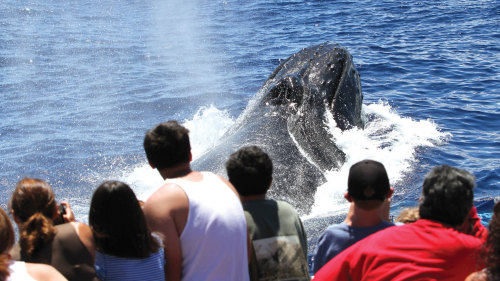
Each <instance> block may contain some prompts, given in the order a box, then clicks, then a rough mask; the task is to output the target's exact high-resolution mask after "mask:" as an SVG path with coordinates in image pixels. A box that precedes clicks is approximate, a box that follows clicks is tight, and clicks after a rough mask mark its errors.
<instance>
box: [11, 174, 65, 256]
mask: <svg viewBox="0 0 500 281" xmlns="http://www.w3.org/2000/svg"><path fill="white" fill-rule="evenodd" d="M9 205H10V208H11V210H12V211H13V212H14V215H15V216H16V217H17V218H18V219H19V221H20V224H19V244H20V246H21V253H22V254H24V255H26V256H27V257H29V258H31V257H33V255H34V254H35V253H36V252H37V251H38V250H39V249H40V248H41V247H42V246H44V245H46V244H47V243H50V242H52V240H53V239H54V236H55V234H56V229H55V227H54V222H53V220H52V215H53V214H54V210H55V208H56V200H55V196H54V192H53V191H52V188H51V187H50V185H49V184H47V183H46V182H45V181H43V180H40V179H33V178H25V179H23V180H21V181H19V182H18V183H17V185H16V189H15V190H14V192H13V194H12V198H11V200H10V204H9Z"/></svg>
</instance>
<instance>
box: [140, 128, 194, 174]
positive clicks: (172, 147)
mask: <svg viewBox="0 0 500 281" xmlns="http://www.w3.org/2000/svg"><path fill="white" fill-rule="evenodd" d="M144 150H145V152H146V157H147V158H148V161H149V162H150V163H151V164H152V165H153V166H155V168H157V169H159V170H161V169H164V168H170V167H173V166H176V165H178V164H181V163H186V162H189V157H190V151H191V145H190V143H189V130H188V129H186V128H184V127H183V126H181V125H180V124H179V123H178V122H177V121H173V120H171V121H168V122H164V123H161V124H158V125H156V126H155V127H154V128H152V129H150V130H148V131H147V132H146V135H145V137H144Z"/></svg>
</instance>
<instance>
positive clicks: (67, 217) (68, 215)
mask: <svg viewBox="0 0 500 281" xmlns="http://www.w3.org/2000/svg"><path fill="white" fill-rule="evenodd" d="M60 205H61V206H64V211H65V212H64V213H60V214H59V216H61V218H62V219H63V221H64V222H73V221H76V219H75V214H74V213H73V210H72V209H71V206H70V205H69V203H68V202H66V201H61V204H60ZM59 212H60V211H59Z"/></svg>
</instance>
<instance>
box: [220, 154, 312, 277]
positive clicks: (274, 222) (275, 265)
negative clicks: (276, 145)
mask: <svg viewBox="0 0 500 281" xmlns="http://www.w3.org/2000/svg"><path fill="white" fill-rule="evenodd" d="M226 170H227V174H228V177H229V181H230V182H231V183H232V184H233V186H234V187H235V188H236V190H237V191H238V193H239V194H240V197H241V201H242V202H243V209H244V210H245V218H246V221H247V228H248V232H249V235H250V239H251V240H252V246H253V247H252V248H253V249H252V253H251V255H252V256H251V260H250V266H249V271H250V279H251V280H310V277H309V270H308V266H307V239H306V234H305V231H304V227H303V225H302V221H301V220H300V217H299V215H298V214H297V212H296V211H295V209H294V208H293V207H292V206H291V205H290V204H288V203H286V202H284V201H280V200H270V199H266V193H267V191H268V190H269V188H270V186H271V182H272V172H273V165H272V162H271V159H270V158H269V156H268V155H267V154H266V153H265V152H264V151H262V150H261V149H260V148H258V147H256V146H250V147H244V148H242V149H240V150H238V151H237V152H235V153H233V154H231V156H230V157H229V160H228V161H227V162H226Z"/></svg>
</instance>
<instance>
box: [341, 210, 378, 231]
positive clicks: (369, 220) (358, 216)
mask: <svg viewBox="0 0 500 281" xmlns="http://www.w3.org/2000/svg"><path fill="white" fill-rule="evenodd" d="M353 205H354V206H351V208H352V210H351V211H349V213H348V214H347V216H346V218H345V220H344V223H346V224H347V225H349V226H354V227H371V226H374V225H377V224H379V223H381V222H382V218H381V217H380V212H379V210H378V209H373V210H364V209H361V208H359V207H356V206H355V204H353Z"/></svg>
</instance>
